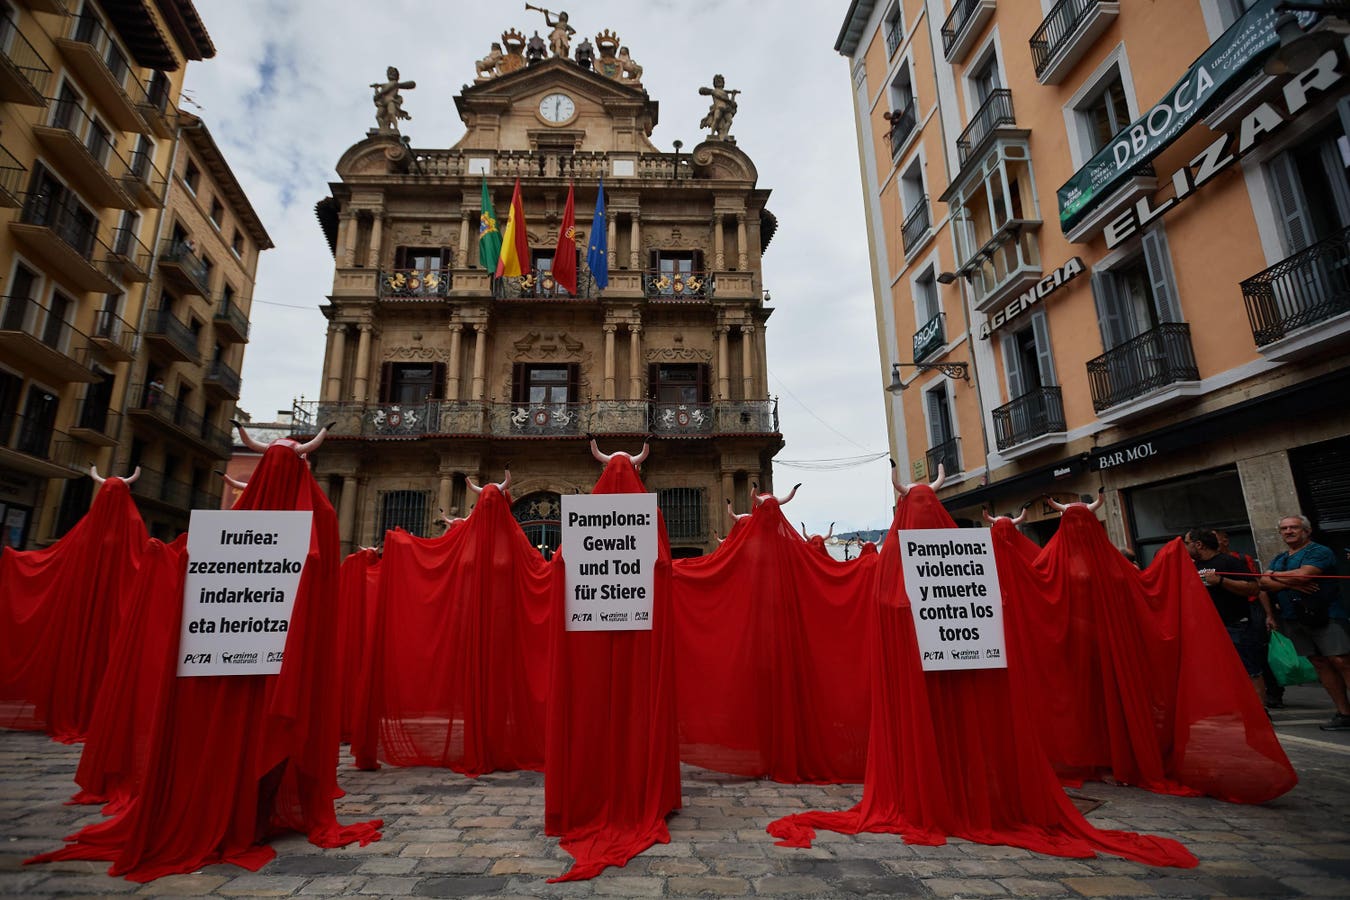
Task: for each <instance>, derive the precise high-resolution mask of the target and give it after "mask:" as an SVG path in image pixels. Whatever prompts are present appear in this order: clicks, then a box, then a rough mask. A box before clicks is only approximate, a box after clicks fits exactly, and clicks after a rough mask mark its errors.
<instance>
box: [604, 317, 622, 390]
mask: <svg viewBox="0 0 1350 900" xmlns="http://www.w3.org/2000/svg"><path fill="white" fill-rule="evenodd" d="M618 327H619V326H617V325H606V326H605V387H604V393H603V394H601V397H602V398H603V399H605V400H613V399H614V332H615V331H617V330H618Z"/></svg>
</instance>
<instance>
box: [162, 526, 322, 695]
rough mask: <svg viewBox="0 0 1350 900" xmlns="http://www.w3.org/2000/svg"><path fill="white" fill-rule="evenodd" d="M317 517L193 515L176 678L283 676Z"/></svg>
mask: <svg viewBox="0 0 1350 900" xmlns="http://www.w3.org/2000/svg"><path fill="white" fill-rule="evenodd" d="M313 519H314V513H312V512H310V511H308V510H304V511H290V510H285V511H282V510H251V509H249V510H232V509H226V510H220V509H194V510H193V511H192V519H191V521H190V523H189V526H188V571H187V582H186V584H185V585H184V588H183V626H182V630H181V632H180V633H179V638H178V674H179V676H180V677H182V676H188V677H190V676H195V675H275V674H277V673H278V672H280V671H281V662H282V658H283V656H284V654H285V650H286V633H287V629H289V627H290V622H291V610H292V609H293V608H294V607H295V594H296V591H297V589H298V588H299V586H300V575H301V572H302V571H303V570H304V565H305V557H306V556H307V555H308V554H309V534H310V528H311V526H312V524H313Z"/></svg>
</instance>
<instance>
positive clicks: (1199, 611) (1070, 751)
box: [999, 503, 1297, 803]
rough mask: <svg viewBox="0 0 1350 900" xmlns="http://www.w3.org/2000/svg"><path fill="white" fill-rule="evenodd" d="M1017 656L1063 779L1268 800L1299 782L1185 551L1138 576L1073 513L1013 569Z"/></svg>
mask: <svg viewBox="0 0 1350 900" xmlns="http://www.w3.org/2000/svg"><path fill="white" fill-rule="evenodd" d="M1003 563H1004V560H1002V559H1000V570H999V571H1000V576H1003V578H1004V580H1007V579H1009V578H1011V579H1012V582H1013V587H1012V588H1011V590H1012V593H1014V594H1015V596H1016V598H1017V602H1016V603H1015V604H1014V603H1013V602H1012V600H1011V599H1010V598H1005V601H1006V602H1008V604H1009V615H1008V624H1007V628H1008V633H1009V642H1010V646H1013V647H1016V656H1017V658H1019V659H1021V660H1022V661H1024V663H1025V670H1026V674H1027V679H1028V681H1027V684H1028V690H1029V691H1030V692H1031V694H1032V696H1034V697H1036V698H1037V701H1036V703H1035V704H1034V706H1033V709H1034V713H1035V716H1036V719H1035V721H1036V722H1037V723H1038V724H1039V726H1040V732H1041V736H1042V743H1043V744H1044V746H1045V749H1046V752H1047V753H1048V754H1049V757H1050V761H1051V762H1052V763H1053V765H1054V766H1055V769H1056V771H1057V772H1058V773H1059V775H1060V776H1061V777H1062V778H1064V779H1066V780H1069V781H1079V780H1082V779H1092V778H1102V777H1108V776H1109V777H1111V778H1112V779H1114V780H1115V781H1118V782H1120V783H1123V784H1132V785H1136V786H1139V787H1143V788H1147V789H1148V790H1151V791H1157V792H1159V793H1166V794H1175V795H1181V796H1186V795H1194V794H1199V793H1204V794H1208V795H1210V796H1213V797H1218V798H1219V799H1222V800H1229V801H1232V802H1239V803H1262V802H1265V801H1266V800H1270V799H1272V798H1274V797H1278V796H1279V795H1280V794H1283V793H1285V792H1286V791H1288V790H1289V789H1290V788H1292V787H1293V785H1294V784H1295V782H1296V780H1297V778H1296V776H1295V775H1294V771H1293V768H1292V767H1291V766H1290V765H1289V761H1288V759H1287V758H1286V757H1285V755H1284V752H1283V750H1282V749H1281V748H1280V745H1279V742H1278V740H1277V739H1276V737H1275V734H1274V732H1273V730H1272V729H1271V726H1270V723H1269V720H1268V719H1267V717H1266V715H1265V712H1264V710H1262V708H1261V704H1260V703H1259V702H1258V698H1257V697H1256V696H1255V694H1254V693H1253V692H1252V690H1251V687H1250V686H1249V685H1250V683H1249V682H1248V680H1247V676H1246V674H1245V673H1244V672H1243V669H1242V666H1241V663H1240V662H1239V661H1238V659H1237V655H1236V653H1235V651H1234V650H1233V645H1232V642H1231V641H1230V640H1229V638H1228V634H1227V632H1226V631H1225V630H1224V628H1223V625H1222V623H1221V622H1220V621H1219V618H1218V615H1217V614H1216V612H1215V610H1214V604H1213V603H1212V602H1211V601H1210V598H1209V595H1208V594H1207V593H1206V592H1205V589H1204V587H1203V586H1202V585H1201V584H1200V581H1199V579H1198V578H1197V577H1196V574H1195V566H1194V564H1193V563H1192V562H1191V560H1190V557H1189V556H1188V555H1187V553H1186V550H1185V547H1184V545H1183V544H1182V543H1181V542H1180V541H1179V540H1178V541H1173V542H1172V543H1170V544H1168V545H1167V546H1166V547H1164V548H1163V549H1162V550H1161V551H1160V552H1159V553H1158V554H1157V555H1156V556H1154V558H1153V562H1152V563H1151V564H1150V566H1149V567H1148V569H1146V570H1145V571H1143V572H1140V571H1139V570H1138V569H1136V568H1135V567H1134V566H1133V565H1131V564H1130V563H1129V562H1128V561H1127V560H1126V559H1125V558H1124V557H1123V556H1121V555H1120V553H1119V552H1117V551H1116V550H1115V548H1114V547H1113V546H1112V544H1111V542H1110V540H1109V539H1108V538H1107V535H1106V531H1105V529H1104V528H1103V527H1102V525H1101V523H1100V522H1098V521H1097V519H1096V517H1095V516H1094V515H1092V513H1091V512H1090V511H1089V509H1088V508H1087V507H1086V506H1085V505H1083V504H1081V503H1076V504H1072V505H1070V506H1068V507H1067V509H1065V511H1064V515H1063V518H1062V520H1061V521H1060V524H1059V530H1058V532H1057V533H1056V534H1055V536H1054V537H1053V538H1052V539H1051V540H1050V542H1049V543H1048V544H1047V545H1046V547H1045V549H1044V550H1043V551H1042V552H1041V554H1040V556H1039V557H1037V559H1036V561H1035V564H1034V565H1033V566H1030V567H1017V566H1005V565H1004V564H1003Z"/></svg>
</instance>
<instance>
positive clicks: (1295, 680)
mask: <svg viewBox="0 0 1350 900" xmlns="http://www.w3.org/2000/svg"><path fill="white" fill-rule="evenodd" d="M1266 657H1267V658H1268V659H1269V660H1270V670H1271V671H1272V672H1274V673H1275V677H1276V679H1278V680H1279V682H1280V684H1311V683H1312V682H1314V681H1316V680H1317V670H1316V669H1314V668H1313V664H1312V663H1310V662H1308V659H1307V657H1304V656H1299V655H1298V653H1296V652H1295V651H1294V645H1293V643H1292V642H1291V641H1290V640H1289V638H1287V637H1285V636H1284V635H1282V634H1280V633H1279V632H1278V631H1272V632H1271V633H1270V650H1269V651H1268V652H1267V653H1266Z"/></svg>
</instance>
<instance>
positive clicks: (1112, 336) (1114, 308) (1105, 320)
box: [1092, 271, 1133, 350]
mask: <svg viewBox="0 0 1350 900" xmlns="http://www.w3.org/2000/svg"><path fill="white" fill-rule="evenodd" d="M1092 299H1093V300H1094V301H1095V302H1096V304H1097V325H1098V327H1099V328H1100V329H1101V333H1102V349H1103V350H1111V349H1112V348H1115V347H1119V346H1120V345H1121V344H1123V343H1125V342H1126V341H1127V340H1129V339H1130V338H1131V337H1133V335H1131V334H1128V333H1127V330H1126V329H1127V322H1126V317H1125V314H1124V311H1123V310H1122V309H1121V297H1120V289H1119V288H1118V287H1117V286H1116V280H1115V277H1114V276H1113V275H1112V274H1111V273H1110V272H1107V271H1102V272H1093V273H1092Z"/></svg>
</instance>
